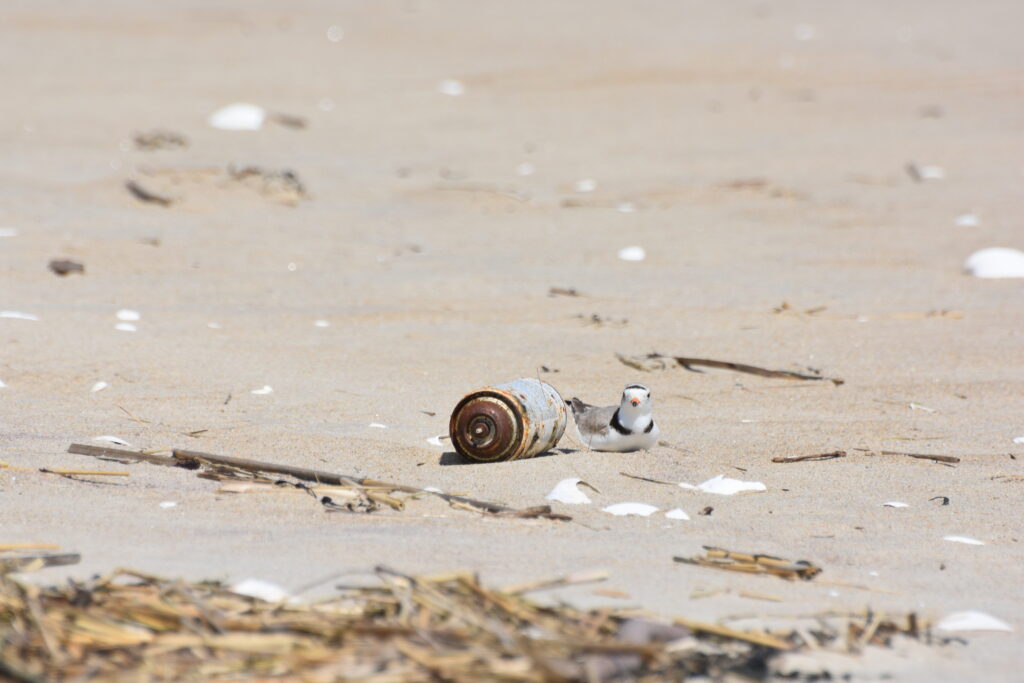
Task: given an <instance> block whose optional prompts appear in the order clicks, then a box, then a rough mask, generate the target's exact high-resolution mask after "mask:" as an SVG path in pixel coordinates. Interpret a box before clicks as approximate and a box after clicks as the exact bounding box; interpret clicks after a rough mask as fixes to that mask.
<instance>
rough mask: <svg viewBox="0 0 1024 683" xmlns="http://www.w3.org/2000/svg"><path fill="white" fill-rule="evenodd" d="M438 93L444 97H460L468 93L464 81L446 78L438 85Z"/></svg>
mask: <svg viewBox="0 0 1024 683" xmlns="http://www.w3.org/2000/svg"><path fill="white" fill-rule="evenodd" d="M437 91H438V92H439V93H441V94H442V95H449V96H451V97H458V96H459V95H463V94H465V92H466V86H464V85H463V84H462V81H457V80H455V79H454V78H446V79H444V80H443V81H441V82H440V83H438V84H437Z"/></svg>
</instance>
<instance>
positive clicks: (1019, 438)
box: [1013, 436, 1024, 443]
mask: <svg viewBox="0 0 1024 683" xmlns="http://www.w3.org/2000/svg"><path fill="white" fill-rule="evenodd" d="M1013 442H1014V443H1024V436H1015V437H1013Z"/></svg>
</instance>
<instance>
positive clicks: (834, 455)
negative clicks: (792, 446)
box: [772, 451, 846, 462]
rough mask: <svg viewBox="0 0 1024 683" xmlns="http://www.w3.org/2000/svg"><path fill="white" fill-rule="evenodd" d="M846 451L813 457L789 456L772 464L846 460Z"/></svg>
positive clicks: (814, 455) (774, 460) (777, 459)
mask: <svg viewBox="0 0 1024 683" xmlns="http://www.w3.org/2000/svg"><path fill="white" fill-rule="evenodd" d="M845 457H846V451H832V452H831V453H814V454H813V455H787V456H785V457H780V458H772V462H804V461H805V460H812V461H813V460H831V459H833V458H845Z"/></svg>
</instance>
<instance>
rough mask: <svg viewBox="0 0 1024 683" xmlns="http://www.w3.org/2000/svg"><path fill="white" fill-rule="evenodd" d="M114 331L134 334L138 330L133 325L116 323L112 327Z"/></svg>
mask: <svg viewBox="0 0 1024 683" xmlns="http://www.w3.org/2000/svg"><path fill="white" fill-rule="evenodd" d="M114 329H115V330H119V331H121V332H136V331H137V330H138V329H139V328H138V327H136V326H135V323H118V324H116V325H114Z"/></svg>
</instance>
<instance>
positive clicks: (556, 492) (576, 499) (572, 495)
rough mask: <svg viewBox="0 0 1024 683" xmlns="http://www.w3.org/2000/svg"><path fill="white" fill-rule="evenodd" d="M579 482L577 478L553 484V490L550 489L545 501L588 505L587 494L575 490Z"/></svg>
mask: <svg viewBox="0 0 1024 683" xmlns="http://www.w3.org/2000/svg"><path fill="white" fill-rule="evenodd" d="M580 481H582V480H581V479H580V478H579V477H570V478H569V479H563V480H562V481H560V482H558V483H557V484H555V488H553V489H551V493H549V494H548V495H547V496H545V497H544V498H545V500H556V501H558V502H559V503H566V504H568V505H587V504H589V503H590V499H589V498H587V494H585V493H583V491H580V490H579V489H578V488H576V485H577V484H579V483H580Z"/></svg>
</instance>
